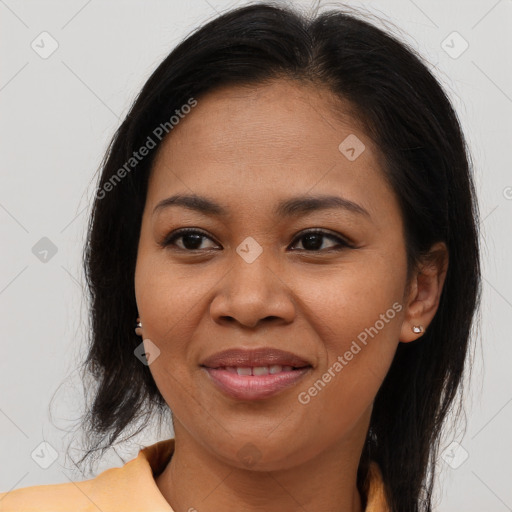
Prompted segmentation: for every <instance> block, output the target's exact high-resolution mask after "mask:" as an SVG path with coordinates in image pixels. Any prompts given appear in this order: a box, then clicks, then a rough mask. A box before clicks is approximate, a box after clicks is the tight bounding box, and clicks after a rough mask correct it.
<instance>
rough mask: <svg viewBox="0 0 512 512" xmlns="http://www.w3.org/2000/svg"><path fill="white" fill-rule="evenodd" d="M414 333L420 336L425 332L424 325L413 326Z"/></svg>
mask: <svg viewBox="0 0 512 512" xmlns="http://www.w3.org/2000/svg"><path fill="white" fill-rule="evenodd" d="M412 332H413V333H415V334H420V333H421V332H423V326H422V325H413V326H412Z"/></svg>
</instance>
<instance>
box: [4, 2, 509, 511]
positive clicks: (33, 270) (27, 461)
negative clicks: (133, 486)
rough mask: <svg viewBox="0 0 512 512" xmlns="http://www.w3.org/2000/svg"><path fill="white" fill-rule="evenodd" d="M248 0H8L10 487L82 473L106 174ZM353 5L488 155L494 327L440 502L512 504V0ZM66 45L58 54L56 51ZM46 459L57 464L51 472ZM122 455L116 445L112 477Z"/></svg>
mask: <svg viewBox="0 0 512 512" xmlns="http://www.w3.org/2000/svg"><path fill="white" fill-rule="evenodd" d="M243 3H244V2H243V1H239V2H235V1H231V2H227V1H220V0H217V1H214V0H208V1H207V0H187V1H162V0H160V1H157V0H146V1H142V0H140V1H126V0H123V1H120V0H116V1H101V2H100V1H99V0H89V1H84V0H68V1H66V2H63V1H61V2H57V1H42V0H37V1H36V0H32V1H21V0H5V1H4V0H0V25H1V26H0V37H1V39H2V41H1V46H0V52H1V63H2V65H1V72H0V105H1V113H2V114H1V123H0V129H1V133H0V144H1V154H2V181H1V183H2V186H1V189H0V190H1V191H0V219H1V230H2V231H1V239H2V251H1V256H0V257H1V276H0V307H1V311H2V315H1V318H2V357H1V358H0V390H1V395H0V432H1V436H0V443H1V444H0V450H1V452H0V453H1V464H0V491H4V492H5V491H8V490H10V489H13V488H17V487H26V486H29V485H37V484H46V483H58V482H67V481H69V479H83V476H82V475H81V474H80V473H79V472H78V470H76V468H75V469H74V468H73V464H72V463H71V462H70V460H69V459H68V458H67V457H66V455H65V453H64V452H65V448H66V447H67V445H68V443H69V442H70V439H71V438H70V436H69V435H68V434H67V433H66V432H67V431H70V430H72V428H73V425H74V424H75V423H74V422H75V420H76V419H77V418H78V414H79V413H80V411H81V405H82V387H81V384H80V380H79V379H78V374H77V372H76V367H77V360H78V359H79V358H80V357H81V353H82V352H83V344H84V339H85V333H86V332H87V329H88V326H87V324H86V319H87V316H86V304H85V302H84V299H83V297H84V289H83V276H82V272H81V260H80V259H81V249H82V244H83V240H84V237H85V223H86V220H87V215H88V212H89V209H90V205H91V198H92V196H93V193H94V183H95V176H94V174H95V171H96V169H97V168H98V166H99V163H100V160H101V158H102V156H103V153H104V151H105V149H106V147H107V144H108V142H109V140H110V138H111V136H112V135H113V133H114V131H115V129H116V128H117V126H118V125H119V123H120V120H121V119H122V118H123V116H124V115H125V114H126V113H127V109H128V107H129V106H130V104H131V102H132V101H133V99H134V98H135V96H136V94H137V93H138V91H139V89H140V87H141V86H142V85H143V83H144V82H145V80H146V79H147V78H148V76H149V74H150V73H151V71H152V70H153V69H154V68H155V67H156V65H157V64H158V63H159V62H160V61H161V60H162V59H163V58H164V56H165V55H167V53H168V52H169V51H170V49H171V48H172V47H174V46H175V45H176V43H178V42H179V41H180V40H181V39H182V38H183V37H185V36H186V35H187V34H188V33H189V32H190V31H191V30H192V29H194V28H195V27H197V26H198V25H201V24H203V23H204V22H206V21H207V20H209V19H211V18H212V17H214V16H216V14H217V12H222V11H224V10H225V9H228V8H229V7H231V6H234V5H241V4H243ZM296 3H297V4H301V5H303V6H306V7H310V6H312V5H313V2H306V1H302V2H296ZM349 4H350V5H351V6H354V7H356V8H357V7H359V6H363V9H364V10H366V11H369V12H373V13H375V14H376V15H378V16H379V17H381V18H383V19H385V20H388V21H390V22H392V23H394V24H395V25H396V26H397V27H398V29H399V30H400V33H399V36H400V37H401V38H402V39H403V40H406V41H408V42H409V43H410V44H411V45H412V46H413V47H414V48H416V49H418V50H419V51H420V53H421V54H422V55H423V56H424V57H425V58H426V59H427V60H428V62H429V63H430V66H431V68H432V70H433V72H434V73H435V74H436V76H437V77H438V78H439V80H440V81H441V82H442V84H443V85H444V86H445V88H446V89H447V91H448V93H449V95H450V97H451V98H452V101H453V102H454V105H455V107H456V109H457V111H458V113H459V116H460V118H461V121H462V124H463V128H464V130H465V133H466V135H467V138H468V142H469V145H470V148H471V152H472V155H473V159H474V163H475V172H476V183H477V187H478V193H479V196H480V205H481V214H482V222H481V230H482V249H483V260H484V268H483V274H484V290H483V304H482V322H481V327H480V330H479V332H478V337H477V342H476V343H477V349H476V352H475V361H474V369H473V380H472V381H471V383H470V384H469V385H468V386H467V392H468V398H467V400H466V408H467V428H466V430H465V431H464V429H463V428H461V426H460V425H459V426H458V428H455V427H454V428H452V429H450V430H449V431H448V430H447V433H446V435H445V438H444V440H443V448H446V447H448V446H449V445H451V447H450V448H449V449H447V450H445V451H444V452H443V456H442V457H441V458H440V459H439V471H440V474H439V477H438V482H439V485H438V489H437V490H438V493H437V503H438V507H437V508H436V510H441V511H459V510H465V511H466V512H481V511H482V510H493V511H496V512H501V511H507V510H512V487H511V486H510V482H511V481H512V462H511V456H510V454H512V436H511V435H510V425H511V420H512V404H511V402H512V385H511V384H512V377H511V370H510V363H511V360H512V343H511V341H512V340H511V335H510V318H511V317H512V270H511V269H512V266H511V265H510V261H511V260H512V258H511V256H512V236H511V234H512V230H511V220H512V172H511V161H512V156H511V154H512V153H511V152H510V148H511V142H512V140H511V135H512V133H511V131H512V126H511V121H510V119H511V114H512V73H511V69H512V67H511V58H510V53H511V50H512V44H511V43H512V30H511V29H512V1H511V0H498V1H496V0H485V1H482V0H479V1H476V0H472V1H467V0H466V1H462V0H457V1H452V2H447V1H446V0H444V1H440V0H439V1H437V0H436V1H429V2H427V1H426V0H415V1H412V0H387V1H386V2H384V1H382V0H379V1H371V2H362V3H361V2H349ZM335 5H336V3H335V2H322V6H326V7H328V6H335ZM324 8H325V7H322V10H323V9H324ZM44 31H46V32H48V33H49V34H50V35H51V36H45V35H43V36H41V35H40V34H41V33H42V32H44ZM454 31H455V32H457V33H458V34H459V35H457V34H455V35H454V34H453V32H454ZM53 40H55V41H56V42H57V44H58V48H57V49H56V51H55V52H54V53H53V54H51V55H49V56H47V55H45V54H44V52H49V51H50V50H51V44H55V43H52V41H53ZM464 41H466V42H467V44H468V45H469V46H468V48H467V49H466V50H465V51H464V52H463V53H461V51H462V50H463V49H464V47H465V44H466V43H465V42H464ZM31 45H33V46H35V49H33V47H32V46H31ZM36 49H37V50H36ZM41 54H43V56H45V57H47V58H42V56H41ZM459 54H460V55H459ZM44 237H46V238H48V239H49V240H50V241H51V243H50V242H49V241H48V240H42V241H41V239H42V238H44ZM34 247H35V248H34ZM52 248H53V251H55V250H57V252H56V253H55V254H53V253H52ZM44 250H48V251H49V252H48V253H45V252H44ZM52 398H53V402H52V404H51V413H52V414H51V416H50V414H49V404H50V401H51V399H52ZM165 437H167V434H166V433H165V432H163V433H162V432H156V431H151V430H147V431H146V432H145V433H144V434H143V435H141V436H139V437H138V438H136V442H133V443H129V444H127V445H126V446H124V447H120V448H119V449H118V450H117V451H118V453H119V454H120V455H121V456H122V457H123V458H124V459H125V460H129V459H130V458H132V457H134V456H135V455H136V454H137V451H138V449H139V447H140V445H139V444H138V443H140V444H150V443H153V442H155V441H157V440H158V439H161V438H165ZM42 442H47V443H49V445H51V448H50V447H49V445H41V443H42ZM454 442H455V443H457V444H453V443H454ZM452 448H454V449H452ZM52 450H55V453H54V452H53V451H52ZM31 454H32V455H31ZM38 454H39V458H38V456H37V455H38ZM466 457H467V458H466ZM54 458H56V460H54V461H53V459H54ZM45 461H47V462H53V463H52V464H51V465H50V466H49V467H48V468H47V469H44V468H43V467H40V464H41V463H43V465H44V462H45ZM122 463H123V462H122V459H121V458H120V457H119V456H118V455H117V454H116V453H115V452H114V451H111V452H109V454H108V455H107V456H106V457H105V459H104V460H103V462H102V464H101V465H100V466H99V468H98V472H99V471H101V470H103V469H106V468H108V467H112V466H120V465H122Z"/></svg>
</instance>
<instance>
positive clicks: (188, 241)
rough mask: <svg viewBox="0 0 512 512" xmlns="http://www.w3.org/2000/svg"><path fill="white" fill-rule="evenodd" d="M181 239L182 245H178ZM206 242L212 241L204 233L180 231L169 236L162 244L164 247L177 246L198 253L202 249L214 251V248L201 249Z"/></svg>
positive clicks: (191, 230) (189, 230) (194, 230)
mask: <svg viewBox="0 0 512 512" xmlns="http://www.w3.org/2000/svg"><path fill="white" fill-rule="evenodd" d="M180 239H181V243H176V241H177V240H180ZM204 240H210V241H211V240H212V239H211V238H210V237H209V236H207V235H206V234H205V233H204V232H203V231H199V230H197V229H180V230H178V231H175V232H173V233H171V235H169V236H167V237H166V238H165V239H164V241H163V242H162V243H161V244H160V245H162V247H169V246H173V245H174V246H176V247H177V248H178V249H181V250H184V251H197V250H202V249H212V247H201V245H202V243H203V241H204Z"/></svg>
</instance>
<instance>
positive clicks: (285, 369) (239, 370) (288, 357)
mask: <svg viewBox="0 0 512 512" xmlns="http://www.w3.org/2000/svg"><path fill="white" fill-rule="evenodd" d="M200 366H201V367H202V368H203V369H204V371H206V372H207V374H208V375H209V377H210V379H211V382H212V383H213V384H214V385H215V386H216V387H217V388H218V389H219V390H220V391H221V392H222V393H223V394H225V395H227V396H229V397H230V398H235V399H238V400H264V399H266V398H269V397H271V396H274V395H276V394H277V393H280V392H281V391H284V390H285V389H288V388H290V387H292V386H294V385H296V384H297V383H298V382H299V381H300V380H302V379H303V378H304V377H305V375H307V374H308V373H309V372H310V370H311V369H312V368H313V366H312V365H311V364H310V363H309V362H308V361H306V360H305V359H303V358H301V357H299V356H298V355H296V354H293V353H291V352H285V351H282V350H277V349H270V348H269V349H266V348H263V349H256V350H247V349H231V350H228V351H224V352H220V353H217V354H214V355H213V356H211V357H209V358H207V359H206V360H204V361H203V363H202V364H201V365H200Z"/></svg>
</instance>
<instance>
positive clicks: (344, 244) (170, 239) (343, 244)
mask: <svg viewBox="0 0 512 512" xmlns="http://www.w3.org/2000/svg"><path fill="white" fill-rule="evenodd" d="M191 234H192V235H201V236H202V237H204V238H209V239H210V240H212V239H211V237H210V236H208V235H207V234H206V233H205V232H204V231H201V230H199V229H192V228H182V229H179V230H177V231H174V232H173V233H171V234H170V235H168V236H166V237H165V238H164V240H163V241H162V242H161V243H160V246H162V247H164V248H169V246H171V245H173V243H174V241H175V240H177V239H179V238H182V237H183V236H186V235H191ZM307 235H322V236H323V237H325V238H329V239H331V240H336V241H338V245H339V247H337V248H336V247H331V248H328V249H318V250H307V249H298V250H300V251H304V252H308V253H315V252H330V251H341V250H343V249H346V248H352V249H353V248H354V246H353V245H352V244H350V243H349V242H348V241H346V240H345V239H343V238H341V237H339V236H336V235H333V234H332V233H330V232H328V231H324V230H322V229H309V230H306V231H303V232H302V233H301V234H300V236H297V237H295V239H294V240H293V243H292V245H295V243H296V242H298V241H299V240H300V239H302V238H304V237H305V236H307ZM212 241H214V240H212ZM176 249H177V250H181V251H186V252H195V251H202V250H204V249H183V248H181V247H177V248H176ZM209 250H211V249H209ZM213 250H216V249H213ZM295 250H297V249H295Z"/></svg>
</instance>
